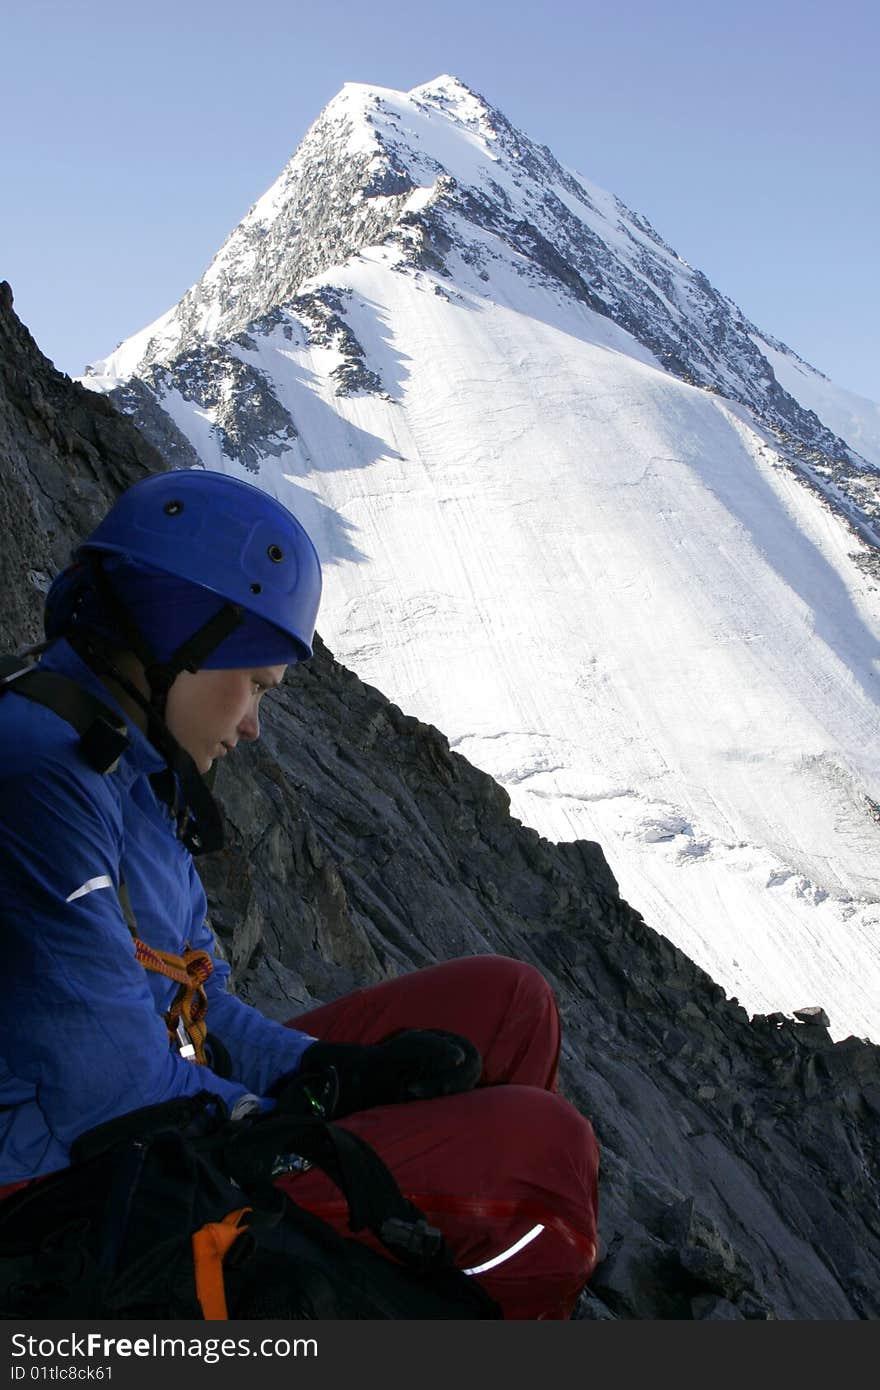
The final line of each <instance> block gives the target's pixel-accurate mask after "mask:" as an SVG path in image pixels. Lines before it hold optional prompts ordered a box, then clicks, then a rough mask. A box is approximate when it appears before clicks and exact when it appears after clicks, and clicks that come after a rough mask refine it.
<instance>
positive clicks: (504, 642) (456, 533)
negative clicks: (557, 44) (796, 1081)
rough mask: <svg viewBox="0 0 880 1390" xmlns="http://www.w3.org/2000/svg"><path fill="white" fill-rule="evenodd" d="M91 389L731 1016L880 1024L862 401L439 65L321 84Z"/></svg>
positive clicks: (871, 560)
mask: <svg viewBox="0 0 880 1390" xmlns="http://www.w3.org/2000/svg"><path fill="white" fill-rule="evenodd" d="M87 380H88V384H89V385H91V386H93V387H95V388H97V389H99V390H107V391H111V392H112V393H113V395H114V398H115V399H116V400H117V401H118V402H119V403H120V404H121V405H122V407H123V408H124V409H125V410H127V411H129V412H130V413H131V414H132V415H134V417H135V419H136V420H137V422H138V423H139V424H140V425H141V426H142V427H143V428H144V429H145V431H146V432H147V433H148V435H149V436H150V437H151V438H152V439H153V440H154V442H156V443H157V444H158V445H159V447H160V448H161V449H162V451H163V452H164V454H165V457H166V458H167V459H168V460H169V462H171V463H172V464H175V465H178V466H192V465H196V466H198V465H202V466H207V467H212V468H221V469H228V470H230V471H232V472H235V473H243V474H244V475H245V476H248V477H250V478H252V479H254V480H256V481H257V482H258V483H259V484H260V485H261V486H263V487H265V488H267V490H269V491H271V492H273V493H274V494H275V495H277V496H278V497H280V498H282V499H283V500H286V501H289V502H290V504H291V505H292V506H293V507H294V510H296V511H297V512H298V513H299V515H300V516H301V517H302V519H303V521H304V522H305V524H306V526H307V527H308V529H309V530H310V532H311V533H312V534H313V536H314V538H315V541H316V544H317V545H318V548H319V551H320V553H321V556H322V560H323V561H324V564H325V573H326V577H327V583H326V588H325V600H324V605H323V608H322V614H321V631H322V635H323V636H324V637H325V639H326V640H327V641H328V642H329V643H330V645H331V647H332V648H333V650H334V651H335V653H336V654H337V655H338V657H339V658H340V660H342V661H344V662H345V663H346V664H348V665H350V666H352V667H353V668H354V669H355V670H356V672H357V673H358V674H359V675H360V676H362V677H364V678H365V679H366V680H368V681H369V682H370V683H371V684H374V685H377V686H379V687H380V688H381V689H382V690H383V691H384V692H385V693H386V694H388V695H389V696H390V697H391V698H392V699H393V700H394V701H395V702H396V703H398V704H399V705H401V706H402V707H403V708H404V709H406V710H407V711H408V712H412V713H415V714H417V715H419V716H420V717H422V718H423V719H425V720H427V721H428V722H430V723H433V724H436V725H437V726H438V727H440V728H441V729H443V730H444V732H445V733H446V734H447V735H448V736H449V738H450V740H451V742H452V745H453V747H454V748H456V749H457V750H458V751H460V752H461V753H463V754H464V755H465V756H467V757H468V758H470V760H471V761H472V762H475V763H477V764H478V765H479V766H481V767H483V768H484V769H485V770H486V771H488V772H490V773H491V774H492V775H493V776H494V777H495V778H496V779H497V780H498V781H500V782H501V783H502V784H503V785H504V786H505V787H506V788H507V790H508V792H509V794H510V796H511V800H512V805H513V808H514V811H515V814H516V815H518V816H519V817H520V818H521V819H522V820H524V821H526V822H527V823H529V824H531V825H533V826H534V827H535V828H537V829H538V830H540V832H541V833H543V834H545V835H547V836H548V837H549V838H551V839H556V840H570V839H578V838H584V839H595V840H599V841H600V842H601V843H602V845H603V846H604V848H605V850H606V853H607V856H608V859H609V861H610V863H611V865H612V868H613V869H614V870H615V872H616V873H617V874H618V877H619V878H620V881H621V886H622V889H623V892H624V895H625V896H626V897H627V898H628V899H629V900H630V901H631V902H632V903H633V904H634V905H635V906H636V907H638V908H639V909H640V910H642V911H644V914H645V917H646V919H647V920H648V921H649V922H650V923H651V925H653V926H655V927H657V928H659V929H660V930H662V931H664V932H665V933H666V934H667V935H669V936H670V937H671V938H672V939H673V940H674V941H675V942H676V943H677V944H678V945H680V946H682V947H683V949H685V950H686V951H687V952H688V954H690V955H691V956H692V957H693V958H694V959H695V960H697V961H698V963H699V964H701V965H702V966H703V967H704V968H706V969H708V970H709V971H710V973H712V974H713V975H714V976H715V978H716V979H718V980H719V981H720V982H721V983H722V984H724V985H725V987H727V988H728V989H729V990H730V992H732V993H736V994H737V995H738V996H739V997H740V998H741V999H742V1000H743V1002H744V1003H746V1004H747V1005H748V1007H749V1008H751V1009H758V1010H761V1011H770V1010H773V1009H778V1008H789V1009H793V1008H799V1007H802V1006H804V1005H812V1004H822V1005H823V1006H824V1007H825V1008H826V1010H827V1012H828V1013H829V1015H830V1016H831V1018H832V1024H833V1026H834V1028H835V1030H842V1029H847V1028H848V1029H850V1030H852V1031H858V1032H869V1031H873V1033H874V1034H875V1035H880V1014H878V1000H880V951H878V945H877V940H878V931H880V878H878V875H877V869H876V865H877V844H878V838H877V837H878V834H880V831H878V825H880V752H878V750H880V696H878V685H880V658H878V653H880V586H878V579H880V564H878V544H880V469H878V468H877V467H874V466H872V464H871V463H870V462H869V459H870V458H871V453H870V451H871V449H873V448H875V447H876V448H877V450H878V457H880V430H878V423H880V421H878V418H877V414H876V413H874V414H872V411H875V408H874V407H873V406H871V405H870V403H867V405H866V404H865V403H863V406H862V407H860V406H859V403H858V402H857V401H855V400H854V399H853V398H851V397H850V398H846V393H840V392H837V391H836V388H834V387H833V385H832V384H831V383H829V382H827V381H826V379H825V378H823V377H821V374H819V373H815V372H813V370H812V368H809V367H808V365H807V364H806V363H803V362H802V361H801V360H800V359H799V358H797V357H796V356H795V354H793V353H791V352H790V351H789V350H788V349H787V348H786V347H785V346H784V345H783V344H781V343H779V342H778V340H777V339H776V338H774V337H773V336H772V335H770V334H769V333H766V332H763V331H761V330H759V329H758V328H757V327H755V325H753V324H750V323H749V322H748V320H747V319H746V318H745V316H744V315H743V314H742V313H741V311H740V310H739V309H738V308H737V306H736V305H735V304H733V303H732V301H730V300H729V299H728V298H726V297H725V296H724V295H722V294H720V293H719V292H718V291H717V290H716V289H715V288H714V287H713V286H712V285H711V284H710V283H709V282H708V280H707V279H706V278H705V276H703V275H701V274H700V272H699V271H698V270H695V269H693V268H692V267H691V266H689V265H687V264H686V263H685V262H684V261H682V260H681V259H680V258H679V257H678V256H677V255H676V253H675V251H674V250H672V249H671V248H670V247H669V246H667V245H666V244H665V243H664V242H663V240H662V238H661V237H660V236H659V235H658V233H657V232H656V231H655V230H654V228H653V227H652V226H651V225H650V223H649V222H648V221H647V220H646V219H645V218H644V217H642V216H641V215H639V214H637V213H635V212H632V211H630V210H629V209H627V208H626V207H625V206H624V205H623V204H622V203H621V202H620V201H619V200H618V199H617V198H616V197H614V195H613V194H611V193H606V192H604V191H603V190H601V189H598V188H596V187H595V186H593V185H591V184H589V183H587V181H586V180H584V179H583V178H581V177H580V176H579V175H577V174H575V173H573V172H572V171H571V170H569V169H566V168H564V167H563V166H562V165H561V164H560V163H559V162H558V161H557V160H556V158H555V156H554V155H553V153H552V152H551V151H550V150H548V149H547V148H545V147H544V146H541V145H538V144H536V143H535V142H534V141H532V140H531V139H530V138H529V137H528V136H527V135H526V134H524V133H523V132H521V131H518V130H516V128H515V127H514V126H513V125H511V124H510V122H509V121H508V120H507V119H506V117H505V116H504V115H503V114H502V113H501V112H499V111H497V110H496V109H495V108H493V107H492V106H490V105H489V103H488V102H487V101H485V100H484V99H483V98H482V97H480V96H478V95H477V94H476V93H474V92H473V91H471V90H470V89H469V88H467V87H466V86H465V84H463V83H461V82H459V81H458V80H457V79H455V78H452V77H442V78H438V79H436V80H435V81H434V82H430V83H427V84H425V85H424V86H422V87H417V88H415V89H414V90H413V91H411V92H394V91H391V90H389V89H385V88H381V87H372V86H365V85H362V84H350V85H348V86H346V87H345V88H344V89H343V91H342V92H340V93H339V95H338V96H337V97H335V98H334V100H333V101H332V102H331V103H330V104H329V106H328V107H327V108H326V109H325V110H324V111H323V112H322V113H321V115H320V116H319V117H318V119H317V120H316V122H315V123H314V125H313V126H312V127H311V129H310V130H309V131H308V133H307V135H306V136H305V138H304V139H303V141H302V143H301V145H300V146H299V148H298V149H297V151H296V152H295V154H294V156H293V158H292V159H291V160H290V161H289V162H288V164H287V165H286V166H285V168H284V169H283V170H282V172H281V174H280V176H279V178H278V179H277V180H276V182H275V183H274V184H273V186H272V188H271V189H269V190H267V192H266V193H265V194H264V195H263V196H262V197H261V198H260V199H258V201H257V202H256V203H255V204H254V206H253V207H252V208H251V209H250V210H249V212H248V213H247V215H246V216H245V217H244V218H243V219H242V221H241V222H240V223H239V225H238V226H237V227H236V228H235V229H234V230H233V232H232V233H231V235H230V236H229V238H228V239H227V241H226V242H225V244H224V245H223V247H221V249H220V251H219V252H218V253H217V255H216V256H215V257H214V260H213V261H212V262H211V265H210V266H209V268H208V270H207V271H206V272H205V274H204V275H203V276H202V277H201V279H200V280H199V282H198V283H197V284H196V285H194V286H193V287H192V289H191V290H190V291H188V293H187V294H186V295H184V297H183V299H182V300H181V301H180V303H179V304H178V305H176V306H175V307H174V308H173V309H172V310H170V311H169V312H168V314H166V315H164V316H163V318H162V319H160V320H158V321H157V323H155V324H153V325H151V326H150V327H149V328H147V329H145V330H143V331H142V332H141V333H140V334H138V335H136V336H135V337H134V338H132V339H130V340H129V341H128V342H127V343H125V344H123V345H122V346H121V347H120V348H119V349H117V351H116V352H115V353H113V354H112V355H111V356H110V357H109V358H107V359H106V360H105V361H104V362H102V363H99V364H95V368H94V370H93V373H92V375H91V376H90V377H89V378H88V379H87ZM475 852H477V851H476V850H475Z"/></svg>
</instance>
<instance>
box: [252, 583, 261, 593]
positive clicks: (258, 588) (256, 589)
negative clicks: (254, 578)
mask: <svg viewBox="0 0 880 1390" xmlns="http://www.w3.org/2000/svg"><path fill="white" fill-rule="evenodd" d="M262 592H263V586H262V584H252V585H251V593H252V594H261V593H262Z"/></svg>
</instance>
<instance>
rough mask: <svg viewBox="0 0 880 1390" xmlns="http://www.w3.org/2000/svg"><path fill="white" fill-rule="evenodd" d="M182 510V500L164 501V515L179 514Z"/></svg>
mask: <svg viewBox="0 0 880 1390" xmlns="http://www.w3.org/2000/svg"><path fill="white" fill-rule="evenodd" d="M182 511H183V503H182V502H166V503H165V515H166V516H180V513H181V512H182Z"/></svg>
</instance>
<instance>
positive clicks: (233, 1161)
mask: <svg viewBox="0 0 880 1390" xmlns="http://www.w3.org/2000/svg"><path fill="white" fill-rule="evenodd" d="M292 1153H295V1154H297V1155H298V1156H299V1157H300V1158H302V1159H305V1160H307V1162H308V1163H313V1164H314V1165H315V1166H316V1167H318V1168H320V1169H321V1170H322V1172H324V1173H326V1174H327V1176H328V1178H330V1179H331V1180H332V1181H333V1182H334V1183H335V1184H336V1186H337V1187H338V1188H339V1189H340V1191H341V1192H342V1194H343V1196H344V1197H345V1199H346V1201H347V1203H348V1213H349V1221H348V1224H349V1227H350V1229H351V1230H352V1231H362V1230H363V1229H364V1228H365V1227H366V1228H367V1229H369V1230H370V1231H372V1232H373V1234H374V1235H375V1236H376V1238H377V1239H378V1240H379V1241H381V1243H382V1244H383V1245H384V1246H385V1247H386V1249H388V1250H389V1251H390V1252H391V1253H392V1254H394V1255H395V1256H396V1257H397V1258H398V1259H399V1260H401V1261H402V1262H403V1263H404V1264H407V1265H409V1266H411V1267H413V1268H416V1269H439V1268H443V1267H445V1266H447V1265H450V1264H451V1263H452V1255H451V1252H450V1250H449V1247H448V1246H447V1245H446V1242H445V1241H444V1239H443V1236H442V1234H441V1233H440V1231H439V1230H437V1228H436V1227H435V1226H431V1225H429V1224H428V1221H427V1219H426V1217H425V1215H424V1213H423V1212H421V1211H420V1210H419V1209H418V1207H416V1206H414V1205H413V1203H412V1202H410V1201H408V1200H407V1199H406V1197H404V1195H403V1193H402V1192H401V1190H400V1188H399V1186H398V1184H397V1181H396V1179H395V1177H394V1175H393V1174H392V1173H391V1171H390V1169H389V1168H388V1167H387V1166H386V1165H385V1163H384V1162H383V1161H382V1159H381V1158H380V1157H379V1155H378V1154H377V1153H376V1151H375V1149H373V1148H372V1147H371V1146H370V1145H369V1144H368V1143H367V1142H366V1140H364V1139H362V1138H361V1137H360V1135H357V1134H353V1133H352V1132H351V1131H350V1130H347V1129H341V1128H340V1127H339V1126H338V1125H332V1124H328V1123H327V1121H326V1120H322V1119H319V1118H317V1117H315V1118H313V1119H299V1118H297V1117H291V1116H289V1115H269V1116H267V1117H266V1118H265V1119H261V1120H259V1121H258V1122H257V1123H256V1124H255V1125H252V1126H251V1127H250V1128H248V1129H243V1130H241V1131H240V1132H239V1133H238V1134H237V1135H236V1136H235V1137H234V1138H233V1139H231V1140H230V1141H228V1142H227V1143H226V1144H225V1145H224V1147H223V1152H222V1157H221V1159H220V1162H221V1163H222V1166H223V1167H224V1169H225V1170H226V1171H227V1172H228V1173H229V1174H230V1175H231V1176H232V1178H233V1179H234V1180H235V1181H236V1182H237V1183H238V1184H240V1186H241V1187H243V1188H244V1189H245V1190H246V1191H247V1190H249V1189H250V1190H253V1189H255V1188H259V1187H265V1186H266V1185H267V1184H268V1183H270V1182H271V1178H272V1174H273V1168H274V1165H275V1161H276V1159H277V1158H278V1156H279V1155H281V1154H292Z"/></svg>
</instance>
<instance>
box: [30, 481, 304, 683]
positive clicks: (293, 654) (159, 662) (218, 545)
mask: <svg viewBox="0 0 880 1390" xmlns="http://www.w3.org/2000/svg"><path fill="white" fill-rule="evenodd" d="M320 598H321V566H320V562H319V560H318V556H317V553H316V551H315V547H314V546H313V544H312V542H311V540H310V539H309V537H308V535H307V533H306V531H305V530H304V528H303V527H302V525H301V524H300V522H299V521H297V519H296V517H295V516H294V515H293V514H292V513H291V512H290V511H288V509H287V508H286V507H285V506H283V505H282V504H281V503H280V502H278V501H276V499H275V498H273V497H270V496H269V495H268V494H267V493H265V492H263V491H262V490H261V489H260V488H256V487H252V486H251V485H250V484H249V483H244V482H241V481H240V480H239V479H237V478H232V477H229V476H228V475H227V474H225V473H215V472H208V471H205V470H203V469H181V470H177V471H173V472H169V473H159V474H155V475H153V476H151V477H149V478H144V479H142V480H141V481H139V482H137V483H135V484H133V486H132V487H130V488H128V490H127V491H126V492H124V493H123V494H122V496H121V497H120V498H119V499H118V501H117V502H116V503H115V505H114V506H113V507H112V508H111V510H110V511H109V512H108V513H107V515H106V516H105V518H104V520H103V521H102V522H101V523H100V524H99V525H98V526H97V528H96V529H95V530H94V531H93V532H92V534H91V535H90V536H89V537H88V538H87V539H86V540H85V541H84V542H83V543H82V544H81V545H80V546H79V547H78V549H77V551H76V553H75V557H74V564H73V565H72V566H70V567H69V568H68V569H66V570H64V571H62V573H61V574H60V575H59V576H58V577H57V579H56V580H55V582H54V583H53V585H52V587H51V588H50V590H49V593H48V595H47V599H46V607H45V615H44V623H45V629H46V636H47V638H49V639H52V638H54V637H57V636H61V635H69V634H70V633H71V632H73V633H76V632H80V633H92V634H97V636H98V637H99V638H103V639H104V641H105V642H106V641H111V640H113V639H115V641H116V643H117V645H119V644H120V643H121V644H122V645H125V646H129V647H130V648H131V649H132V650H133V651H134V652H135V653H136V655H138V656H139V657H140V658H141V660H142V661H143V663H144V666H145V668H146V669H147V673H148V677H149V678H150V684H151V687H152V688H153V690H154V693H158V692H159V691H160V690H162V689H164V690H167V689H168V687H169V685H170V683H171V681H173V679H174V678H175V676H176V675H177V674H179V672H180V671H181V670H183V669H189V670H196V669H199V668H213V669H217V668H229V667H244V666H252V665H267V666H270V665H271V666H274V665H287V664H294V663H296V662H298V661H305V660H307V659H308V658H309V657H310V656H311V655H312V643H313V640H314V632H315V621H316V618H317V613H318V605H319V602H320Z"/></svg>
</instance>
